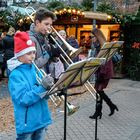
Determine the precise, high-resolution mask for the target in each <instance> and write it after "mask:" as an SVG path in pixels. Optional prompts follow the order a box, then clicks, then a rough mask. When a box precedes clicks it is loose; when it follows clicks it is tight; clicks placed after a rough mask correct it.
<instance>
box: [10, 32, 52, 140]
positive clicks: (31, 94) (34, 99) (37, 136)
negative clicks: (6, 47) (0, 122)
mask: <svg viewBox="0 0 140 140" xmlns="http://www.w3.org/2000/svg"><path fill="white" fill-rule="evenodd" d="M14 42H15V45H14V57H13V58H11V59H10V60H8V61H7V64H8V69H9V70H10V75H9V81H8V88H9V92H10V95H11V98H12V103H13V107H14V116H15V127H16V134H17V138H16V140H45V134H46V132H45V131H46V130H47V128H48V126H49V125H50V124H51V123H52V119H51V114H50V110H49V108H48V102H47V99H48V95H46V94H47V91H48V90H49V89H50V88H51V87H52V86H53V78H52V77H50V76H48V75H47V76H45V77H43V78H42V82H41V83H40V82H38V80H37V77H36V75H37V70H36V67H35V66H34V64H33V63H32V62H33V61H34V60H35V54H36V48H35V43H34V42H33V41H32V40H31V39H30V37H29V34H28V33H27V32H17V33H16V34H15V36H14ZM38 76H39V75H38ZM40 78H41V77H40Z"/></svg>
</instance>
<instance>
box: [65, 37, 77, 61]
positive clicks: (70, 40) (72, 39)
mask: <svg viewBox="0 0 140 140" xmlns="http://www.w3.org/2000/svg"><path fill="white" fill-rule="evenodd" d="M67 42H68V43H69V44H70V45H71V46H72V47H73V48H75V49H79V44H78V41H77V40H76V38H75V36H74V35H71V36H69V37H68V39H67ZM72 60H73V62H77V61H79V56H76V57H75V58H73V59H72Z"/></svg>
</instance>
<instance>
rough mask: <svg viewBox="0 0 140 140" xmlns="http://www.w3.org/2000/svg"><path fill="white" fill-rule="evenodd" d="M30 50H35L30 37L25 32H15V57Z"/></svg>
mask: <svg viewBox="0 0 140 140" xmlns="http://www.w3.org/2000/svg"><path fill="white" fill-rule="evenodd" d="M30 51H36V49H35V43H34V42H33V41H32V40H31V39H30V37H29V34H28V33H27V32H17V33H16V34H15V36H14V53H15V57H19V56H22V55H24V54H26V53H28V52H30Z"/></svg>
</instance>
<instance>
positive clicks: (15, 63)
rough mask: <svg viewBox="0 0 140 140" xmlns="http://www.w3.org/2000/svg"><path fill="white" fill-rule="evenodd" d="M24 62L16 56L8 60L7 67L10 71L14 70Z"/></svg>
mask: <svg viewBox="0 0 140 140" xmlns="http://www.w3.org/2000/svg"><path fill="white" fill-rule="evenodd" d="M21 64H23V63H22V62H20V61H19V60H18V59H17V58H16V57H13V58H11V59H9V60H8V61H7V67H8V69H9V70H10V71H13V70H14V69H15V68H17V67H18V66H20V65H21Z"/></svg>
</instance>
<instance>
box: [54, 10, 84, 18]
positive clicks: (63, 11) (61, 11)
mask: <svg viewBox="0 0 140 140" xmlns="http://www.w3.org/2000/svg"><path fill="white" fill-rule="evenodd" d="M54 13H55V14H56V15H63V14H67V13H68V14H73V15H79V16H80V15H81V16H83V15H84V12H82V11H80V10H76V9H70V8H69V9H66V8H64V9H61V10H58V11H54Z"/></svg>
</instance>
